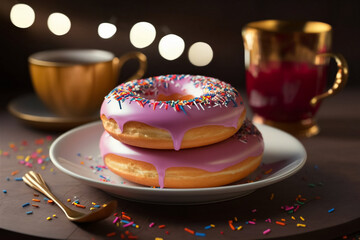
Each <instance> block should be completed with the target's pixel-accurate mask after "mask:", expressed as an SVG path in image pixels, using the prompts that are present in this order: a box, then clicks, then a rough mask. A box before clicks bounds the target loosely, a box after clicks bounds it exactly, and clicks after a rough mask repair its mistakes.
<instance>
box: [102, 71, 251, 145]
mask: <svg viewBox="0 0 360 240" xmlns="http://www.w3.org/2000/svg"><path fill="white" fill-rule="evenodd" d="M245 116H246V110H245V107H244V104H243V100H242V98H241V96H240V95H239V93H238V92H237V91H236V89H235V88H233V87H232V86H231V85H230V84H227V83H225V82H222V81H220V80H218V79H215V78H211V77H205V76H193V75H166V76H157V77H151V78H147V79H139V80H133V81H129V82H126V83H123V84H121V85H119V86H117V87H116V88H115V89H113V90H112V91H111V92H110V93H109V94H108V95H107V96H106V97H105V99H104V102H103V104H102V106H101V113H100V117H101V120H102V122H103V125H104V128H105V130H106V131H107V132H108V133H109V134H110V135H111V136H112V137H113V138H115V139H117V140H119V141H121V142H123V143H126V144H129V145H132V146H137V147H142V148H151V149H175V150H179V149H184V148H194V147H200V146H206V145H209V144H213V143H217V142H221V141H223V140H225V139H227V138H229V137H231V136H232V135H234V134H235V133H236V132H237V130H238V129H239V128H240V127H241V125H242V123H243V121H244V119H245Z"/></svg>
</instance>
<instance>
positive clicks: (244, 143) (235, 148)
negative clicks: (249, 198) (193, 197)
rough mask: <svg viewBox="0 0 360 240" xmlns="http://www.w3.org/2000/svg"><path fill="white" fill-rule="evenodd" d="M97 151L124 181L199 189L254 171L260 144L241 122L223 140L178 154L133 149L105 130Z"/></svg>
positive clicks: (258, 137) (256, 134)
mask: <svg viewBox="0 0 360 240" xmlns="http://www.w3.org/2000/svg"><path fill="white" fill-rule="evenodd" d="M100 152H101V155H102V157H103V159H104V162H105V165H106V166H107V167H108V168H109V169H110V170H111V171H112V172H114V173H115V174H117V175H119V176H121V177H123V178H124V179H127V180H128V181H131V182H135V183H138V184H142V185H146V186H157V187H160V188H163V187H167V188H203V187H216V186H222V185H225V184H229V183H232V182H235V181H237V180H239V179H242V178H244V177H246V176H247V175H249V174H250V173H251V172H253V171H254V170H256V168H257V167H258V166H259V164H260V163H261V159H262V156H263V152H264V142H263V139H262V135H261V133H260V132H259V131H258V129H257V128H256V127H255V126H254V125H252V124H251V122H250V121H248V120H245V121H244V124H243V125H242V126H241V128H240V130H239V131H238V132H237V133H236V134H235V135H233V136H232V137H230V138H228V139H227V140H225V141H222V142H220V143H217V144H213V145H210V146H205V147H200V148H192V149H184V150H181V151H174V150H156V149H146V148H138V147H133V146H130V145H127V144H123V143H121V142H120V141H118V140H116V139H114V138H113V137H111V136H110V135H109V134H108V133H107V132H106V131H105V132H104V133H103V135H102V136H101V139H100Z"/></svg>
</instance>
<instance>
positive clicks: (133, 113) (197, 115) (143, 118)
mask: <svg viewBox="0 0 360 240" xmlns="http://www.w3.org/2000/svg"><path fill="white" fill-rule="evenodd" d="M178 82H181V85H180V84H179V85H178V86H176V84H169V87H168V88H160V90H159V92H160V93H161V94H165V95H171V94H173V93H180V94H183V95H186V94H193V95H194V96H199V95H201V92H200V91H199V89H197V88H195V87H194V86H193V85H192V83H191V82H190V78H184V79H182V80H181V81H178ZM235 102H236V104H237V106H236V107H234V106H233V104H232V103H231V104H229V106H228V107H226V106H220V105H219V106H216V107H214V106H210V107H209V105H204V104H203V105H202V106H203V107H204V109H205V110H202V108H201V107H200V106H198V107H199V109H200V110H199V109H198V108H197V107H196V106H195V105H192V106H191V109H190V108H189V107H188V106H184V110H185V111H186V114H185V113H184V112H183V111H174V109H173V108H171V107H169V108H168V109H165V107H162V108H161V109H160V106H157V107H156V109H155V110H154V109H153V107H152V106H153V105H151V104H147V105H145V106H144V107H141V106H140V105H139V104H137V102H136V101H132V102H131V101H130V99H125V100H124V101H121V108H120V107H119V102H118V101H116V100H114V99H105V100H104V102H103V104H102V106H101V111H100V112H101V115H102V114H104V115H105V116H106V117H107V118H108V119H110V118H112V119H114V120H115V121H116V123H117V124H118V126H119V128H120V129H121V131H123V127H124V124H125V123H126V122H129V121H137V122H142V123H145V124H148V125H150V126H153V127H157V128H161V129H165V130H167V131H169V133H170V135H171V137H172V140H173V144H174V149H175V150H179V149H180V146H181V142H182V139H183V136H184V134H185V133H186V131H188V130H189V129H191V128H195V127H201V126H206V125H220V126H225V127H234V128H236V127H237V123H238V119H239V118H240V116H241V114H242V112H243V111H244V105H243V103H242V98H241V96H238V97H236V99H235ZM198 105H199V104H198Z"/></svg>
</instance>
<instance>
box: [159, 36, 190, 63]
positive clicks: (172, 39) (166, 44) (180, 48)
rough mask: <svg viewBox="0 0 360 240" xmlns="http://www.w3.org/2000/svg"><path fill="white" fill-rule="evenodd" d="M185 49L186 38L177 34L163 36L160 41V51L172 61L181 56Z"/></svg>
mask: <svg viewBox="0 0 360 240" xmlns="http://www.w3.org/2000/svg"><path fill="white" fill-rule="evenodd" d="M184 49H185V42H184V40H183V39H182V38H181V37H179V36H177V35H175V34H169V35H166V36H164V37H163V38H161V40H160V42H159V53H160V55H161V56H162V57H163V58H165V59H166V60H169V61H172V60H175V59H177V58H178V57H180V56H181V54H182V53H183V52H184Z"/></svg>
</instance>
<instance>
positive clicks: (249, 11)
mask: <svg viewBox="0 0 360 240" xmlns="http://www.w3.org/2000/svg"><path fill="white" fill-rule="evenodd" d="M16 3H26V4H28V5H30V6H31V7H32V8H33V9H34V11H35V15H36V18H35V23H34V24H33V25H32V26H31V27H30V28H27V29H20V28H17V27H15V26H14V25H13V24H12V23H11V21H10V17H9V14H10V10H11V7H12V6H13V5H14V4H16ZM53 12H61V13H64V14H65V15H67V16H68V17H69V18H70V20H71V23H72V27H71V30H70V32H69V33H68V34H66V35H63V36H56V35H54V34H52V33H51V32H50V30H49V29H48V27H47V25H46V22H47V18H48V16H49V15H50V14H51V13H53ZM262 19H284V20H291V19H293V20H313V21H323V22H327V23H329V24H331V25H332V26H333V52H338V53H342V54H343V55H344V56H345V58H346V59H347V61H348V64H349V69H350V71H349V72H350V76H349V82H348V86H347V88H356V87H360V83H359V81H358V79H359V75H360V70H359V67H358V63H359V55H360V49H359V47H358V46H357V44H358V42H359V37H360V27H359V25H360V1H358V0H342V1H340V0H327V1H325V0H320V1H316V0H301V1H291V0H271V1H265V0H264V1H261V0H251V1H250V0H248V1H240V0H237V1H235V0H227V1H209V0H197V1H187V0H183V1H149V0H132V1H121V0H96V1H89V0H86V1H85V0H76V1H75V0H73V1H64V0H47V1H44V0H28V1H15V0H1V1H0V32H1V40H0V41H1V44H0V46H1V53H0V61H1V64H0V68H1V69H0V70H1V80H0V81H1V85H0V94H8V95H9V96H11V95H10V93H11V94H13V93H14V92H16V93H24V92H32V91H33V89H32V86H31V82H30V77H29V72H28V66H27V57H28V56H29V55H30V54H32V53H34V52H37V51H41V50H47V49H56V48H98V49H104V50H109V51H112V52H114V53H115V54H117V55H121V54H122V53H125V52H128V51H134V50H138V49H136V48H135V47H133V46H132V45H131V43H130V40H129V31H130V29H131V27H132V26H133V25H134V24H135V23H137V22H139V21H148V22H150V23H152V24H153V25H154V26H155V28H156V30H157V35H156V39H155V41H154V42H153V43H152V44H151V45H150V46H149V47H146V48H144V49H140V51H142V52H143V53H144V54H146V55H147V57H148V61H149V64H148V71H147V73H146V77H148V76H154V75H162V74H169V73H189V74H203V75H208V76H213V77H217V78H220V79H221V80H224V81H227V82H230V83H231V84H233V85H234V86H235V87H237V88H239V89H240V90H243V89H244V88H245V78H244V64H243V58H244V57H243V42H242V37H241V28H242V27H243V26H244V25H245V24H246V23H247V22H250V21H255V20H262ZM109 21H112V22H114V23H115V24H116V26H117V29H118V30H117V32H116V34H115V35H114V36H113V37H112V38H110V39H101V38H100V37H99V36H98V34H97V28H98V25H99V24H100V23H102V22H109ZM169 33H173V34H176V35H179V36H181V37H182V38H183V39H184V41H185V51H184V53H183V54H182V55H181V57H180V58H178V59H176V60H173V61H168V60H165V59H164V58H162V57H161V56H160V54H159V53H158V43H159V40H160V39H161V37H163V36H165V35H166V34H169ZM197 41H203V42H206V43H208V44H209V45H210V46H211V47H212V49H213V51H214V58H213V60H212V62H211V63H210V64H209V65H207V66H205V67H196V66H193V65H192V64H191V63H190V62H189V60H188V57H187V51H188V49H189V47H190V46H191V45H192V44H193V43H195V42H197ZM332 64H333V65H334V63H332ZM136 67H137V66H136V62H130V63H128V64H127V65H126V66H125V69H124V71H123V72H122V74H121V76H120V79H122V80H123V79H125V78H126V77H127V76H130V75H131V73H132V72H133V71H134V70H135V68H136Z"/></svg>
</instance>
